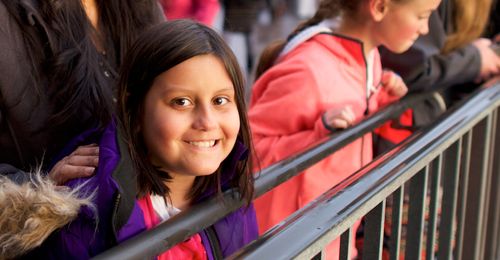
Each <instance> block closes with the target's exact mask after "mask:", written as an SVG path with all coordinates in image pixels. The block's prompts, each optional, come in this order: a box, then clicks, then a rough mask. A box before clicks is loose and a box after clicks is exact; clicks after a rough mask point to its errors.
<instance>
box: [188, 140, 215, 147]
mask: <svg viewBox="0 0 500 260" xmlns="http://www.w3.org/2000/svg"><path fill="white" fill-rule="evenodd" d="M189 143H190V144H192V145H194V146H197V147H201V148H209V147H212V146H214V145H215V140H212V141H202V142H189Z"/></svg>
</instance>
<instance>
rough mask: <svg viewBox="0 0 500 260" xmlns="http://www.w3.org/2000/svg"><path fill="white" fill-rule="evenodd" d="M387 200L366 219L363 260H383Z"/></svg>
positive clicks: (369, 213) (367, 215)
mask: <svg viewBox="0 0 500 260" xmlns="http://www.w3.org/2000/svg"><path fill="white" fill-rule="evenodd" d="M384 213H385V200H383V201H382V202H381V203H379V204H378V205H377V206H376V207H375V208H373V209H372V210H371V211H370V212H368V214H366V217H365V226H364V229H365V232H364V234H365V237H364V242H363V259H370V260H371V259H381V258H382V243H383V241H384Z"/></svg>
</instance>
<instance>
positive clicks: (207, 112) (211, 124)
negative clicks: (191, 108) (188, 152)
mask: <svg viewBox="0 0 500 260" xmlns="http://www.w3.org/2000/svg"><path fill="white" fill-rule="evenodd" d="M217 124H218V123H217V116H216V111H214V109H213V108H212V107H211V106H199V107H198V109H196V112H195V115H194V122H193V128H194V129H197V130H202V131H208V130H212V129H215V128H217Z"/></svg>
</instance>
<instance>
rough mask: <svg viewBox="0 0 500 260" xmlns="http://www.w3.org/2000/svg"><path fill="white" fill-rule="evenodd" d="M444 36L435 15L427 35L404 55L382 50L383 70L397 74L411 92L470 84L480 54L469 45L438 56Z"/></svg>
mask: <svg viewBox="0 0 500 260" xmlns="http://www.w3.org/2000/svg"><path fill="white" fill-rule="evenodd" d="M445 39H446V32H445V29H444V25H443V21H441V18H440V17H439V14H438V13H437V12H434V13H433V14H432V15H431V17H430V21H429V34H427V35H423V36H421V37H419V38H418V39H417V41H416V42H415V43H414V44H413V46H412V47H411V48H410V49H409V50H408V51H406V52H404V53H403V54H394V53H391V52H390V51H388V50H387V49H385V48H381V50H380V52H381V56H382V64H383V66H384V67H386V68H389V69H392V70H394V71H395V72H397V73H399V74H400V75H401V76H402V77H403V79H404V81H405V82H406V84H407V85H408V87H409V90H410V91H412V92H413V91H426V90H436V89H442V88H447V87H449V86H453V85H458V84H463V83H468V82H471V81H473V80H474V79H475V78H476V77H477V75H479V70H480V67H481V58H480V55H479V51H478V50H477V48H476V47H474V46H473V45H472V44H469V45H466V46H464V47H462V48H458V49H456V50H454V51H452V52H450V53H447V54H443V53H441V48H442V47H443V46H444V42H445Z"/></svg>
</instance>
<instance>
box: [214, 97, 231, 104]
mask: <svg viewBox="0 0 500 260" xmlns="http://www.w3.org/2000/svg"><path fill="white" fill-rule="evenodd" d="M228 102H229V99H228V98H226V97H216V98H215V99H214V104H215V105H218V106H222V105H224V104H227V103H228Z"/></svg>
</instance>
